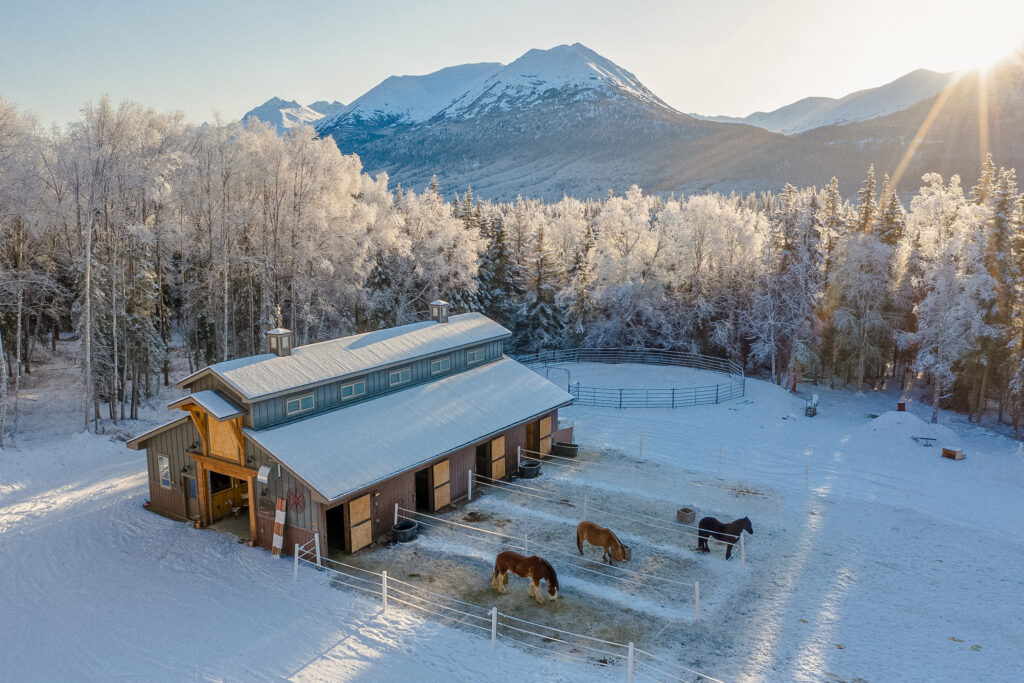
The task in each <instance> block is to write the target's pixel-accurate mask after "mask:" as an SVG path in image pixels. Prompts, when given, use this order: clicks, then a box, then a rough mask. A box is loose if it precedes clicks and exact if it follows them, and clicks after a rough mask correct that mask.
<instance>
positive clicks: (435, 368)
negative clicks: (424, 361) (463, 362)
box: [430, 356, 452, 375]
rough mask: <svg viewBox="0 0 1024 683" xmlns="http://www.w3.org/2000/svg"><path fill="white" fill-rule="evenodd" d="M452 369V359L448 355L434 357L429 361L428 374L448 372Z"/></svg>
mask: <svg viewBox="0 0 1024 683" xmlns="http://www.w3.org/2000/svg"><path fill="white" fill-rule="evenodd" d="M451 369H452V359H451V357H450V356H445V357H444V358H435V359H434V360H432V361H430V374H431V375H440V374H441V373H442V372H448V371H449V370H451Z"/></svg>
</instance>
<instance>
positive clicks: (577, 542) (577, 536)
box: [576, 522, 583, 555]
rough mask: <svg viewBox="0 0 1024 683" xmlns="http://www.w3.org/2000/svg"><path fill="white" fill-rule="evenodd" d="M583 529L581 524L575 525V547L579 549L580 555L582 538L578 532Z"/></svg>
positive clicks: (581, 552)
mask: <svg viewBox="0 0 1024 683" xmlns="http://www.w3.org/2000/svg"><path fill="white" fill-rule="evenodd" d="M582 529H583V522H580V523H579V524H577V525H576V547H577V548H579V551H580V555H582V554H583V536H581V535H580V531H581V530H582Z"/></svg>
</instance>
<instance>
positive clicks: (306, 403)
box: [285, 394, 314, 415]
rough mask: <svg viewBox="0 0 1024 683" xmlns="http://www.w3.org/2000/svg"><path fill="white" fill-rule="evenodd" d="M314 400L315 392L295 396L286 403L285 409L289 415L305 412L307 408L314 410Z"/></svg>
mask: <svg viewBox="0 0 1024 683" xmlns="http://www.w3.org/2000/svg"><path fill="white" fill-rule="evenodd" d="M313 406H314V401H313V394H306V395H305V396H300V397H298V398H293V399H290V400H289V401H288V403H286V404H285V410H286V411H287V413H288V415H295V414H296V413H304V412H306V411H307V410H313Z"/></svg>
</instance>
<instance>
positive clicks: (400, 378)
mask: <svg viewBox="0 0 1024 683" xmlns="http://www.w3.org/2000/svg"><path fill="white" fill-rule="evenodd" d="M410 379H412V370H410V369H409V368H399V369H398V370H392V371H391V372H389V373H388V386H389V387H394V386H397V385H399V384H405V383H406V382H408V381H409V380H410Z"/></svg>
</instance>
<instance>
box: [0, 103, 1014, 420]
mask: <svg viewBox="0 0 1024 683" xmlns="http://www.w3.org/2000/svg"><path fill="white" fill-rule="evenodd" d="M0 236H2V241H0V247H2V251H0V335H2V337H0V338H2V343H3V348H2V350H0V354H2V356H3V359H4V363H3V367H4V377H3V378H2V380H3V381H0V385H2V391H3V392H5V393H4V394H3V395H0V422H2V421H3V419H4V418H3V411H4V410H5V409H6V407H7V406H16V397H17V393H18V389H19V382H20V376H21V374H22V373H30V372H31V367H32V359H33V357H35V355H36V354H38V352H39V351H38V350H39V349H40V348H43V347H45V345H46V342H47V339H50V340H53V339H55V336H56V335H57V334H59V332H60V331H61V330H64V331H74V332H76V333H77V334H79V335H80V336H81V339H82V340H83V343H82V345H81V348H82V354H83V355H82V358H81V361H82V367H83V373H84V374H85V380H86V387H88V388H89V389H87V393H88V396H87V397H86V399H85V416H84V418H85V423H86V427H87V428H88V424H89V422H90V420H94V419H97V418H98V417H99V415H100V412H101V405H102V406H104V408H105V413H106V417H107V419H112V420H117V419H122V418H125V417H134V416H135V415H136V413H137V408H138V405H139V404H140V402H141V401H142V400H144V399H145V398H146V397H147V396H150V395H151V394H152V393H153V392H154V390H155V385H156V383H157V382H158V381H163V382H164V383H166V382H167V381H168V372H169V364H168V347H169V345H171V344H172V343H176V344H180V345H182V346H183V347H184V349H185V352H186V355H187V357H188V361H189V364H190V366H191V368H193V369H195V368H198V367H202V366H204V365H206V364H209V363H213V362H217V361H220V360H224V359H227V358H233V357H238V356H246V355H251V354H254V353H260V352H265V351H266V340H265V337H264V332H265V331H266V330H267V329H269V328H271V327H274V326H275V325H277V324H279V323H280V324H283V325H284V326H286V327H289V328H290V329H292V330H293V331H295V334H296V343H299V344H304V343H310V342H315V341H319V340H323V339H328V338H332V337H335V336H339V335H343V334H350V333H353V332H362V331H367V330H371V329H379V328H382V327H388V326H392V325H396V324H402V323H406V322H412V321H415V320H421V319H423V318H424V317H425V312H426V305H427V303H428V302H429V301H431V300H432V299H434V298H437V297H441V298H446V299H448V300H450V301H451V302H452V303H453V308H454V309H455V310H480V311H483V312H485V313H486V314H488V315H490V316H491V317H493V318H494V319H496V320H498V321H499V322H501V323H502V324H504V325H505V326H507V327H508V328H509V329H511V330H512V331H513V333H514V341H515V346H516V349H517V350H518V351H520V352H529V351H534V350H538V349H542V348H553V347H563V346H602V347H607V346H653V347H659V348H669V349H681V350H692V351H697V352H701V353H708V354H713V355H720V356H726V357H729V358H731V359H733V360H735V361H737V362H740V363H742V364H744V365H745V367H747V368H748V370H750V371H752V372H759V371H763V372H765V373H766V374H770V375H771V377H772V378H773V380H774V381H776V382H778V383H780V384H784V385H785V386H787V387H788V388H795V387H796V385H797V382H798V381H800V380H801V379H802V378H812V377H813V378H814V379H815V380H816V381H821V382H828V383H830V384H833V385H834V384H837V383H838V384H849V385H853V386H856V387H862V386H878V385H880V384H881V383H883V382H898V383H900V384H906V383H908V382H911V381H912V380H914V379H916V378H917V377H921V378H923V379H924V381H927V382H930V383H931V389H932V390H931V392H930V395H931V400H932V403H933V405H934V406H935V409H936V410H937V408H938V405H939V403H940V402H941V403H943V405H948V406H949V407H952V408H955V409H958V410H962V411H965V412H967V413H968V414H969V415H971V416H972V417H975V418H976V419H978V420H980V419H981V415H982V413H983V412H984V410H985V409H986V407H987V406H989V405H996V406H997V407H998V419H1000V420H1002V419H1006V418H1008V419H1009V420H1010V421H1011V422H1012V423H1013V424H1014V426H1015V427H1016V428H1017V429H1018V430H1020V429H1021V427H1022V424H1021V423H1022V418H1024V334H1022V332H1024V330H1022V326H1024V303H1022V302H1024V297H1022V294H1024V197H1022V195H1021V194H1020V193H1019V190H1018V187H1017V184H1016V179H1015V174H1014V171H1013V170H1004V169H996V167H995V166H994V165H993V163H992V161H991V159H989V160H988V161H987V162H986V164H985V166H984V168H983V170H982V173H981V177H980V179H979V180H978V182H977V184H976V185H974V187H973V188H971V189H970V190H967V191H965V190H964V189H963V188H962V187H961V184H960V180H959V178H956V177H954V178H951V179H949V180H948V181H946V180H943V179H942V178H940V177H938V176H937V175H934V174H930V175H927V176H925V177H924V178H923V186H922V187H921V189H920V191H919V192H918V193H917V195H916V196H914V197H913V198H912V199H911V200H910V202H909V205H907V206H906V207H905V206H904V205H903V204H902V203H901V201H900V198H899V197H898V196H897V195H896V194H895V193H894V192H892V191H890V188H889V183H888V180H887V179H882V180H881V182H880V183H879V182H876V179H875V177H874V172H873V170H869V171H868V174H867V178H866V180H865V183H864V186H863V187H862V188H861V189H860V191H859V193H858V200H857V201H856V202H848V201H844V200H843V199H842V196H841V195H840V191H839V187H838V185H837V183H836V181H835V179H833V180H832V181H831V182H830V183H829V184H828V185H826V186H825V187H824V188H822V189H816V188H804V189H798V188H795V187H792V186H786V187H785V188H784V189H783V190H782V191H781V192H780V193H778V194H773V193H762V194H758V195H748V196H744V197H740V196H721V195H703V196H691V197H685V198H674V197H673V198H668V199H664V198H659V197H653V196H644V195H643V193H642V192H641V191H640V190H639V189H638V188H633V189H632V190H630V191H629V192H627V193H626V194H625V195H624V196H613V195H609V196H608V197H607V198H606V199H604V200H602V201H579V200H576V199H572V198H565V199H562V200H561V201H559V202H555V203H545V202H542V201H537V200H530V199H519V200H517V201H516V202H512V203H497V202H489V201H483V202H481V201H477V200H476V199H474V198H473V196H472V192H471V190H467V191H466V192H465V194H463V195H462V196H459V195H457V194H456V195H455V199H454V201H451V202H448V201H446V200H445V199H444V198H443V197H442V195H441V192H440V190H439V188H437V187H436V184H435V185H434V186H433V187H431V188H428V189H426V190H424V191H423V192H422V193H416V192H414V191H408V190H403V188H401V187H397V188H395V189H394V190H392V189H390V188H389V187H388V179H387V177H386V176H384V175H381V176H378V177H376V178H370V177H369V176H367V175H366V174H365V173H363V172H362V170H361V166H360V162H359V159H358V158H357V157H355V156H344V155H342V154H340V153H339V152H338V149H337V147H336V146H335V145H334V144H333V142H332V141H331V140H330V139H327V140H320V139H317V138H316V137H315V135H314V134H313V131H312V129H310V128H308V127H307V128H302V129H297V130H295V131H293V132H291V133H289V134H288V135H286V136H284V137H280V136H277V135H276V134H275V133H274V132H273V131H272V130H271V129H270V128H269V127H267V126H264V125H261V124H258V123H254V122H250V123H249V124H247V125H244V126H243V125H240V124H237V123H233V124H226V125H221V124H217V125H204V126H198V127H196V126H189V125H186V123H185V122H184V121H183V120H182V119H181V118H180V116H177V115H166V114H159V113H155V112H153V111H150V110H147V109H144V108H142V107H141V106H139V105H137V104H132V103H125V104H122V105H120V106H118V107H114V106H112V105H111V104H110V103H109V102H108V101H106V100H101V101H100V102H99V103H98V104H96V105H88V106H86V107H85V108H84V109H83V111H82V115H81V117H80V118H79V119H78V120H77V121H75V122H73V123H71V124H70V125H68V126H67V127H66V128H64V129H54V130H49V131H43V130H40V129H39V128H38V126H37V125H36V124H35V123H34V121H33V120H32V118H31V117H29V116H27V115H25V114H23V113H21V112H20V111H18V110H17V109H16V108H15V107H14V106H12V105H10V104H8V103H4V102H2V101H0ZM51 343H52V341H51ZM11 388H13V392H14V399H13V400H12V399H10V398H9V397H8V396H7V393H6V392H8V390H9V389H11ZM993 402H994V403H993ZM14 419H15V420H16V412H15V414H14ZM10 426H11V425H10V424H9V425H8V427H10ZM2 433H3V429H2V427H0V435H2Z"/></svg>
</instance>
